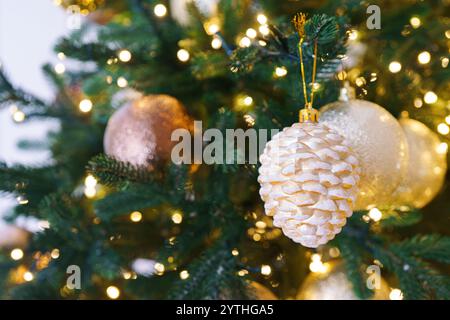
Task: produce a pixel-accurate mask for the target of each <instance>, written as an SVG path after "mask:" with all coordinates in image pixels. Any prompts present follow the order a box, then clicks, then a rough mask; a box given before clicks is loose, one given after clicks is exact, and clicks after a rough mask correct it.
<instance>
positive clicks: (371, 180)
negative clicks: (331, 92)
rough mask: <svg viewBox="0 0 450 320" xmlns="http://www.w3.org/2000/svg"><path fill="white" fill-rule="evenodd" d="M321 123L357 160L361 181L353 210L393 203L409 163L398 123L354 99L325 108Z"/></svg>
mask: <svg viewBox="0 0 450 320" xmlns="http://www.w3.org/2000/svg"><path fill="white" fill-rule="evenodd" d="M321 121H322V122H323V123H325V124H327V125H328V126H329V127H331V128H333V129H334V130H336V131H337V132H338V133H339V134H341V135H342V136H343V137H344V138H345V139H346V141H347V142H348V143H349V145H350V147H351V148H352V150H353V151H354V152H355V154H356V156H357V157H358V160H359V163H360V166H361V181H360V183H359V194H358V197H357V199H356V204H355V210H363V209H367V208H369V207H370V206H373V205H390V204H392V201H393V198H392V193H393V192H394V191H395V189H396V188H397V187H398V186H399V185H400V182H401V181H402V180H403V178H404V177H405V174H406V171H407V164H408V145H407V142H406V137H405V134H404V133H403V130H402V128H401V127H400V125H399V123H398V121H397V120H396V119H395V118H394V117H393V116H392V115H391V114H390V113H389V112H388V111H387V110H385V109H384V108H382V107H380V106H379V105H377V104H375V103H372V102H369V101H364V100H357V99H349V100H348V101H337V102H333V103H331V104H328V105H326V106H325V107H323V108H322V109H321Z"/></svg>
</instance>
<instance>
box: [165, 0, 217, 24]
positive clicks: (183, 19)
mask: <svg viewBox="0 0 450 320" xmlns="http://www.w3.org/2000/svg"><path fill="white" fill-rule="evenodd" d="M218 3H219V0H170V12H171V15H172V18H174V19H175V21H177V22H178V23H179V24H180V25H182V26H187V25H189V23H190V22H191V21H192V20H193V19H192V17H191V14H190V13H189V10H188V5H190V4H194V5H195V6H196V7H197V9H198V10H199V11H200V13H201V14H203V15H204V16H205V17H207V18H210V17H212V16H214V15H216V14H217V4H218Z"/></svg>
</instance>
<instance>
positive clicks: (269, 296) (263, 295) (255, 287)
mask: <svg viewBox="0 0 450 320" xmlns="http://www.w3.org/2000/svg"><path fill="white" fill-rule="evenodd" d="M249 287H250V288H249V289H250V290H251V293H252V294H253V296H254V297H255V299H256V300H278V299H277V297H276V296H275V295H274V294H273V292H272V291H270V290H269V289H268V288H267V287H265V286H263V285H262V284H260V283H258V282H255V281H251V282H250V284H249Z"/></svg>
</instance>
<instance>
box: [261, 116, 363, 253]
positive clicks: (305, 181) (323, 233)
mask: <svg viewBox="0 0 450 320" xmlns="http://www.w3.org/2000/svg"><path fill="white" fill-rule="evenodd" d="M260 162H261V167H260V168H259V177H258V182H259V183H260V184H261V189H260V195H261V198H262V199H263V201H264V202H265V204H264V208H265V211H266V214H267V215H269V216H273V224H274V226H276V227H280V228H281V229H282V230H283V233H284V234H285V235H286V236H287V237H289V238H291V239H292V240H293V241H295V242H298V243H300V244H302V245H303V246H305V247H310V248H317V247H318V246H319V245H322V244H325V243H327V242H328V241H329V240H331V239H333V238H334V237H335V235H336V234H338V233H339V232H340V231H341V229H342V227H343V226H344V225H345V223H346V220H347V218H348V217H350V216H351V215H352V212H353V204H354V203H355V198H356V195H357V184H358V182H359V173H360V168H359V164H358V160H357V158H356V157H355V155H354V154H353V152H352V151H351V150H350V148H349V147H348V146H347V144H346V143H345V141H344V138H343V137H342V136H341V135H339V134H338V133H336V132H335V131H334V130H332V129H330V128H329V127H327V126H325V125H323V124H321V123H313V122H303V123H295V124H293V125H292V126H291V127H288V128H284V129H283V131H281V132H279V133H277V134H276V135H275V136H274V137H273V138H272V140H271V141H269V142H268V143H267V144H266V147H265V149H264V152H263V154H262V155H261V156H260Z"/></svg>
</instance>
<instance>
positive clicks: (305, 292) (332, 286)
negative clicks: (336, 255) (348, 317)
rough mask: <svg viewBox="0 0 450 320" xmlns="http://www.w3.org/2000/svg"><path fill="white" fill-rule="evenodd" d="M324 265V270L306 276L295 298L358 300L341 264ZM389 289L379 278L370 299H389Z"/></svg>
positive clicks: (328, 263)
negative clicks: (377, 285) (377, 286)
mask: <svg viewBox="0 0 450 320" xmlns="http://www.w3.org/2000/svg"><path fill="white" fill-rule="evenodd" d="M325 266H326V268H327V269H326V271H325V272H323V273H320V272H312V273H310V274H309V275H308V276H307V277H306V279H305V281H304V282H303V284H302V286H301V287H300V290H299V292H298V294H297V300H359V298H358V297H357V296H356V294H355V293H354V291H353V286H352V283H351V282H350V280H349V279H348V277H347V275H346V273H345V268H344V266H343V264H342V263H339V262H327V263H325ZM389 291H390V290H389V286H388V284H387V283H386V281H385V280H384V279H383V278H381V279H380V283H379V288H378V289H377V288H375V289H374V292H373V297H372V299H371V300H389Z"/></svg>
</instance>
